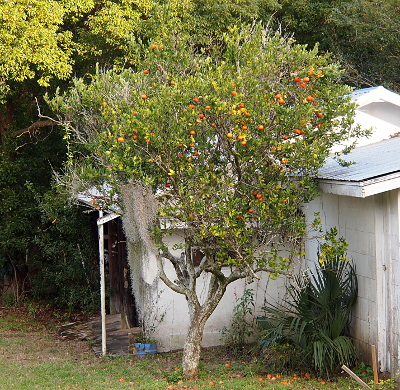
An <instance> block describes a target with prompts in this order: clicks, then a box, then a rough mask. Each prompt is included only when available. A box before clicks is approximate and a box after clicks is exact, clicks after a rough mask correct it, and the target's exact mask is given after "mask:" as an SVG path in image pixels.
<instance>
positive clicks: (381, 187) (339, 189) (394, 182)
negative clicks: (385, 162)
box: [318, 172, 400, 198]
mask: <svg viewBox="0 0 400 390" xmlns="http://www.w3.org/2000/svg"><path fill="white" fill-rule="evenodd" d="M318 188H319V189H320V191H321V192H324V193H327V194H334V195H342V196H351V197H355V198H366V197H368V196H372V195H376V194H381V193H383V192H387V191H391V190H395V189H398V188H400V172H394V173H391V174H388V175H384V176H380V177H376V178H372V179H365V180H360V181H344V180H329V179H319V183H318Z"/></svg>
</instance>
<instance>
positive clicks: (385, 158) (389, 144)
mask: <svg viewBox="0 0 400 390" xmlns="http://www.w3.org/2000/svg"><path fill="white" fill-rule="evenodd" d="M341 158H342V159H343V160H345V161H348V162H354V164H352V165H350V166H348V167H343V166H341V165H339V163H338V162H337V161H336V160H334V159H333V157H329V158H328V159H327V161H326V163H325V165H324V166H323V167H322V168H321V169H320V170H319V171H318V175H317V177H318V178H319V179H322V180H338V181H353V182H359V181H365V180H369V179H373V178H378V177H382V176H385V175H389V174H392V173H394V172H400V137H394V138H390V139H387V140H384V141H381V142H377V143H374V144H369V145H365V146H360V147H358V148H355V149H353V150H352V152H351V153H349V154H348V155H346V156H342V157H341Z"/></svg>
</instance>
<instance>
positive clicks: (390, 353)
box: [304, 87, 400, 374]
mask: <svg viewBox="0 0 400 390" xmlns="http://www.w3.org/2000/svg"><path fill="white" fill-rule="evenodd" d="M353 97H354V99H355V100H356V101H357V103H358V104H359V108H358V110H357V116H356V121H357V122H358V123H360V124H361V125H362V126H363V127H365V128H369V127H372V128H373V133H372V136H371V137H370V138H364V139H361V140H360V141H359V142H358V146H357V147H356V148H355V149H354V150H353V151H352V153H350V154H349V155H348V156H346V157H345V160H347V161H352V162H354V163H355V164H353V165H350V166H349V167H342V166H340V165H339V164H338V163H337V162H335V161H334V160H333V159H328V161H327V162H326V164H325V166H324V167H323V168H322V169H321V170H320V171H319V189H320V196H319V197H318V198H316V199H315V200H313V201H312V202H311V203H309V204H307V205H305V208H304V210H305V212H306V216H307V218H308V219H309V220H312V219H313V218H314V212H319V213H320V216H321V219H322V223H323V226H322V227H323V229H324V230H327V229H329V228H331V227H337V228H338V231H339V236H342V237H344V238H345V239H346V241H347V243H348V244H349V251H348V257H350V258H352V259H353V260H354V263H355V266H356V272H357V276H358V284H359V296H358V300H357V303H356V307H355V311H354V317H353V321H352V332H353V336H354V338H355V340H356V347H357V349H358V352H359V353H360V354H361V357H362V360H363V361H364V362H370V359H371V349H370V347H371V345H376V347H377V352H378V362H379V366H380V370H381V371H382V372H384V371H388V372H391V373H392V374H395V373H397V372H399V366H400V353H399V349H400V288H399V287H400V137H399V134H400V96H399V95H397V94H394V93H392V92H390V91H388V90H386V89H385V88H383V87H376V88H366V89H362V90H358V91H355V93H354V94H353ZM316 248H317V243H316V242H313V241H307V244H306V251H307V253H308V257H309V258H310V257H311V258H312V257H313V256H314V257H315V256H316ZM314 260H315V259H314Z"/></svg>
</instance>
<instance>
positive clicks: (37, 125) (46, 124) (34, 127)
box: [14, 119, 60, 137]
mask: <svg viewBox="0 0 400 390" xmlns="http://www.w3.org/2000/svg"><path fill="white" fill-rule="evenodd" d="M57 125H60V122H57V121H55V120H54V119H46V120H44V121H41V120H38V121H36V122H34V123H32V124H31V125H30V126H28V127H26V128H25V129H21V130H17V131H15V132H14V136H15V137H20V136H22V135H23V134H27V133H29V134H30V135H33V134H35V132H36V130H38V129H40V128H42V127H49V126H57Z"/></svg>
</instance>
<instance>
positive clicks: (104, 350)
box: [97, 210, 118, 356]
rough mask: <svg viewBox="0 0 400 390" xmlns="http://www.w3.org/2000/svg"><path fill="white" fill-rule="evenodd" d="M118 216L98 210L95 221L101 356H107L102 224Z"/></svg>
mask: <svg viewBox="0 0 400 390" xmlns="http://www.w3.org/2000/svg"><path fill="white" fill-rule="evenodd" d="M117 217H118V215H117V214H115V213H110V214H107V215H105V216H103V211H102V210H99V218H98V219H97V226H98V233H99V262H100V300H101V351H102V353H103V356H105V355H106V354H107V328H106V275H105V267H104V226H103V225H104V224H105V223H106V222H108V221H112V220H113V219H115V218H117Z"/></svg>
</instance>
